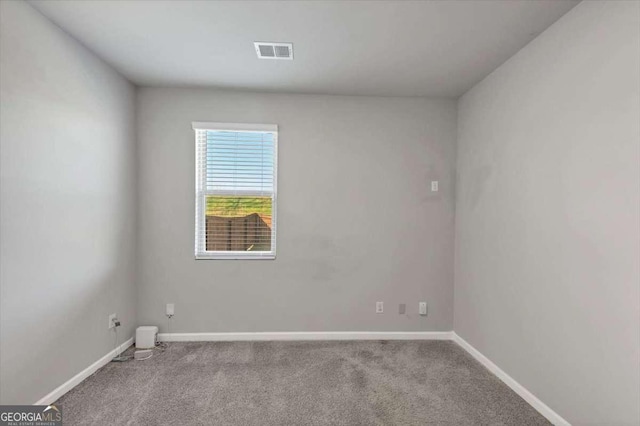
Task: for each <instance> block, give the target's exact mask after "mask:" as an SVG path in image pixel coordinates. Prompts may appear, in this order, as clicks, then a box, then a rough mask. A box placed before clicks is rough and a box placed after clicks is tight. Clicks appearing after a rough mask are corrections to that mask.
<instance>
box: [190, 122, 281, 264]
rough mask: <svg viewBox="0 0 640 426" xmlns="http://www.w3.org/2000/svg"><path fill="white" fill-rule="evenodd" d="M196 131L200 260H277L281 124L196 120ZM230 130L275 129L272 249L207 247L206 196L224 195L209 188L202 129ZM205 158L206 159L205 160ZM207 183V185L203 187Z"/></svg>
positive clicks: (197, 252)
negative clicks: (206, 177)
mask: <svg viewBox="0 0 640 426" xmlns="http://www.w3.org/2000/svg"><path fill="white" fill-rule="evenodd" d="M192 128H193V131H194V135H195V160H196V161H195V196H196V199H195V203H194V204H195V253H194V254H195V259H196V260H222V259H227V260H233V259H235V260H247V259H261V260H273V259H275V258H276V234H277V232H276V231H277V205H278V202H277V198H278V197H277V193H278V126H277V125H276V124H247V123H211V122H200V121H196V122H193V123H192ZM208 130H209V131H228V132H243V133H271V134H272V135H273V193H272V194H271V250H270V251H254V252H251V251H207V250H206V236H205V233H206V208H207V202H206V197H207V196H209V195H224V192H225V191H223V190H207V189H206V179H205V176H206V173H207V166H206V143H205V144H204V152H202V149H201V147H202V145H201V144H200V143H199V141H198V131H208ZM203 159H205V160H204V162H203ZM203 184H204V187H203ZM226 192H229V195H239V193H242V194H241V195H247V196H252V195H254V196H264V193H260V192H259V191H243V190H228V191H226Z"/></svg>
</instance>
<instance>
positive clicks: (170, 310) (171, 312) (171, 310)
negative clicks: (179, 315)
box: [165, 303, 176, 317]
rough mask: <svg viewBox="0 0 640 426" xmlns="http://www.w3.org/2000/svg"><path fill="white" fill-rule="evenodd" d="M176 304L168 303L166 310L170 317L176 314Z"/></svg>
mask: <svg viewBox="0 0 640 426" xmlns="http://www.w3.org/2000/svg"><path fill="white" fill-rule="evenodd" d="M175 311H176V309H175V305H174V304H173V303H167V310H166V312H165V315H166V316H168V317H172V316H174V315H175Z"/></svg>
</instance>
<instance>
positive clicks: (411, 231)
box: [138, 88, 456, 332]
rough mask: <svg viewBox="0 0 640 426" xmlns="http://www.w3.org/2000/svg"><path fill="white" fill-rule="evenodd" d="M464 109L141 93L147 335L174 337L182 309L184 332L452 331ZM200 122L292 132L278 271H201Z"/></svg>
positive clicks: (282, 185) (284, 163)
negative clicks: (169, 309) (171, 308)
mask: <svg viewBox="0 0 640 426" xmlns="http://www.w3.org/2000/svg"><path fill="white" fill-rule="evenodd" d="M455 109H456V105H455V102H454V101H451V100H425V99H420V98H413V99H411V98H404V99H403V98H374V97H341V96H307V95H279V94H278V95H277V94H259V93H242V92H224V91H213V90H206V89H161V88H144V89H141V90H140V91H139V98H138V142H139V150H140V152H139V154H140V163H139V164H140V171H139V173H140V175H139V176H140V179H139V193H140V210H139V252H138V255H139V262H140V274H139V304H138V308H139V312H138V314H139V318H140V321H141V323H143V324H160V325H161V331H163V332H164V331H167V320H166V317H165V316H164V312H165V304H166V303H168V302H174V303H175V304H176V315H175V317H174V319H173V322H172V326H171V327H172V329H171V331H172V332H243V331H254V332H255V331H358V330H368V331H392V330H403V331H411V330H414V331H419V330H451V329H452V326H453V311H452V308H453V219H454V208H453V203H454V197H453V191H452V184H453V179H454V172H453V168H454V162H455V160H454V157H455V132H456V111H455ZM192 121H216V122H240V123H268V124H277V125H279V126H280V127H279V163H278V168H279V170H278V171H279V174H278V175H279V182H278V183H279V188H278V254H277V259H276V260H272V261H255V260H254V261H251V260H248V261H247V260H243V261H229V260H226V261H225V260H223V261H220V260H217V261H216V260H198V261H196V260H194V255H193V245H194V242H193V235H194V234H193V232H194V173H195V172H194V134H193V131H192V129H191V122H192ZM432 179H439V180H440V183H441V191H440V192H438V193H431V192H430V181H431V180H432ZM420 300H426V301H428V303H429V316H428V317H426V318H425V317H419V316H418V314H417V312H418V302H419V301H420ZM376 301H384V302H385V313H384V314H378V315H376V314H375V302H376ZM398 303H407V304H408V305H407V313H408V315H399V314H398Z"/></svg>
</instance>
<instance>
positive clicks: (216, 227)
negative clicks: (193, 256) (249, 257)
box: [206, 213, 271, 251]
mask: <svg viewBox="0 0 640 426" xmlns="http://www.w3.org/2000/svg"><path fill="white" fill-rule="evenodd" d="M206 220H207V223H206V230H207V231H206V247H207V251H270V250H271V216H266V215H260V214H258V213H252V214H250V215H247V216H240V217H223V216H209V215H207V219H206Z"/></svg>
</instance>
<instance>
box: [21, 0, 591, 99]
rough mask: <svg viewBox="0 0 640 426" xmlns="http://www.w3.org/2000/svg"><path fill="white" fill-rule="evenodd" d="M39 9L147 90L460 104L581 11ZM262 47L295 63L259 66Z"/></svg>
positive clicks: (102, 1) (362, 6) (432, 6)
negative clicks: (277, 49) (431, 99)
mask: <svg viewBox="0 0 640 426" xmlns="http://www.w3.org/2000/svg"><path fill="white" fill-rule="evenodd" d="M30 3H31V4H32V5H33V6H35V7H36V8H37V9H38V10H40V11H41V12H42V13H43V14H44V15H46V16H47V17H49V18H50V19H51V20H52V21H54V22H55V23H57V24H58V25H59V26H60V27H62V28H64V29H65V30H66V31H67V32H69V33H70V34H72V35H73V36H74V37H75V38H77V39H78V40H80V41H81V42H82V43H84V44H85V45H86V46H88V47H89V48H90V49H92V50H93V51H94V52H96V53H97V54H98V55H100V56H101V57H102V58H104V59H105V60H106V61H107V62H109V63H111V64H112V65H113V66H114V67H115V68H117V69H118V70H119V71H120V72H122V74H124V75H125V76H126V77H128V78H129V79H130V80H131V81H133V82H134V83H136V84H139V85H143V86H210V87H220V88H234V89H249V90H260V91H278V92H301V93H326V94H352V95H354V94H355V95H385V96H448V97H457V96H459V95H461V94H463V93H464V92H465V91H467V90H468V89H469V88H471V87H472V86H473V85H474V84H475V83H476V82H478V81H480V80H481V79H482V78H484V77H485V76H486V75H487V74H489V73H490V72H491V71H493V70H494V69H495V68H496V67H498V66H499V65H500V64H501V63H503V62H504V61H505V60H506V59H508V58H509V57H510V56H512V55H513V54H514V53H516V52H517V51H518V50H519V49H520V48H522V47H523V46H524V45H525V44H527V43H528V42H529V41H531V40H532V39H533V38H535V37H536V36H537V35H538V34H539V33H540V32H542V31H543V30H544V29H546V28H547V27H548V26H549V25H551V24H552V23H553V22H555V21H556V20H557V19H558V18H559V17H560V16H562V15H563V14H564V13H566V12H567V11H568V10H569V9H571V8H572V7H573V6H575V5H576V4H577V3H578V1H574V0H537V1H531V0H508V1H507V0H498V1H371V2H369V1H308V2H307V1H305V2H303V1H298V2H293V1H255V2H254V1H252V2H247V1H192V0H183V1H145V0H142V1H139V0H128V1H121V0H93V1H80V0H59V1H49V0H31V1H30ZM254 41H276V42H277V41H281V42H292V43H293V45H294V58H295V59H294V60H293V61H274V60H259V59H257V57H256V53H255V50H254V47H253V42H254Z"/></svg>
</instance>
